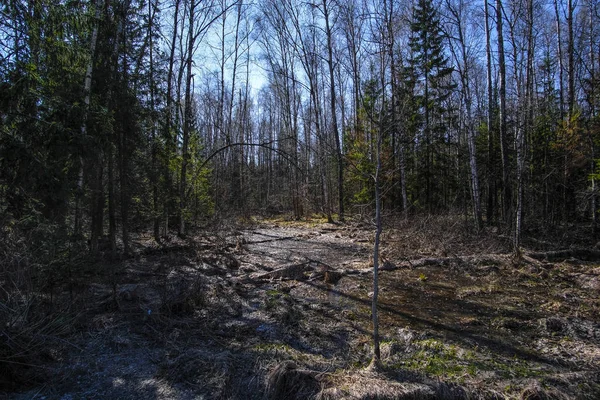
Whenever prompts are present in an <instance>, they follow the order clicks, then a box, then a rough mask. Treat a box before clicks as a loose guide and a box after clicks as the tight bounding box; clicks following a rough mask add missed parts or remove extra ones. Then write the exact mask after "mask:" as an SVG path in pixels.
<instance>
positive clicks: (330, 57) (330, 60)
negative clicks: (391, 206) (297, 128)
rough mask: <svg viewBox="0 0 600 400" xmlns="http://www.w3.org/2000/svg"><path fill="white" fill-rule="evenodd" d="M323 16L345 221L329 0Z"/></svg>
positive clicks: (340, 206) (341, 216)
mask: <svg viewBox="0 0 600 400" xmlns="http://www.w3.org/2000/svg"><path fill="white" fill-rule="evenodd" d="M322 4H323V16H324V17H325V34H326V36H327V66H328V67H329V83H330V88H329V90H330V91H329V96H330V101H331V125H332V130H333V136H334V139H335V149H336V154H337V175H338V176H337V186H338V212H339V220H340V221H344V158H343V154H342V144H341V139H340V132H339V130H338V122H337V111H336V109H337V107H336V101H335V66H334V64H333V41H332V32H331V30H332V29H331V25H330V20H329V8H328V4H327V0H323V2H322Z"/></svg>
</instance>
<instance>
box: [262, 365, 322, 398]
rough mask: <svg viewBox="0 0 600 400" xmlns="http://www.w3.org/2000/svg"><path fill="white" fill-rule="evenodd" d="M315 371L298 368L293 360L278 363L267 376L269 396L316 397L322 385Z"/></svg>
mask: <svg viewBox="0 0 600 400" xmlns="http://www.w3.org/2000/svg"><path fill="white" fill-rule="evenodd" d="M315 376H316V373H315V372H314V371H308V370H301V369H298V367H297V366H296V364H294V363H293V362H291V361H284V362H282V363H280V364H278V365H277V366H276V367H275V368H274V369H273V370H272V371H271V372H270V373H269V375H268V376H267V397H268V399H270V400H284V399H288V400H294V399H298V400H301V399H311V398H314V397H315V396H316V395H317V393H319V390H320V389H321V385H320V383H319V381H318V380H317V379H316V377H315Z"/></svg>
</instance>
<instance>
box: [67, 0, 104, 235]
mask: <svg viewBox="0 0 600 400" xmlns="http://www.w3.org/2000/svg"><path fill="white" fill-rule="evenodd" d="M93 7H94V8H95V14H94V15H95V18H94V27H93V28H92V37H91V39H90V59H89V61H88V64H87V68H86V71H85V80H84V83H83V114H82V119H81V129H80V131H81V138H85V137H86V136H87V123H88V114H89V110H90V101H91V97H92V75H93V73H94V61H95V59H96V45H97V43H98V21H99V20H100V7H98V4H97V2H96V1H94V2H93ZM77 175H78V179H77V190H76V192H75V221H74V227H73V233H74V234H75V236H79V235H81V226H82V215H81V214H82V207H81V199H82V198H83V190H84V189H83V158H82V157H81V156H79V172H78V174H77Z"/></svg>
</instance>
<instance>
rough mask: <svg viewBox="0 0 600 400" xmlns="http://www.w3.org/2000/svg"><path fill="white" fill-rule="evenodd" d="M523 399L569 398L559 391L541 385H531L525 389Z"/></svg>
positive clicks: (563, 399)
mask: <svg viewBox="0 0 600 400" xmlns="http://www.w3.org/2000/svg"><path fill="white" fill-rule="evenodd" d="M520 399H521V400H567V399H568V398H567V397H566V396H565V395H564V394H562V393H559V392H557V391H554V390H546V389H543V388H541V387H540V386H539V385H531V386H528V387H526V388H525V389H523V391H522V392H521V396H520Z"/></svg>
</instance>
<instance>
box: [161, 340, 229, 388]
mask: <svg viewBox="0 0 600 400" xmlns="http://www.w3.org/2000/svg"><path fill="white" fill-rule="evenodd" d="M233 361H234V360H232V356H231V353H229V352H228V351H224V352H221V353H217V354H215V353H213V352H210V351H205V350H189V349H188V350H186V351H184V352H182V353H181V354H178V355H176V356H174V357H171V358H170V359H169V360H167V361H166V362H165V364H163V366H162V368H161V373H160V375H161V376H162V377H164V378H166V379H168V380H169V381H171V382H177V383H187V384H189V385H192V386H195V387H196V388H202V389H205V390H208V391H209V392H210V393H213V394H218V393H224V392H225V391H226V390H228V388H227V386H228V384H229V383H230V381H231V376H232V375H233V374H232V371H231V369H232V368H233V364H234V362H233Z"/></svg>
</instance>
